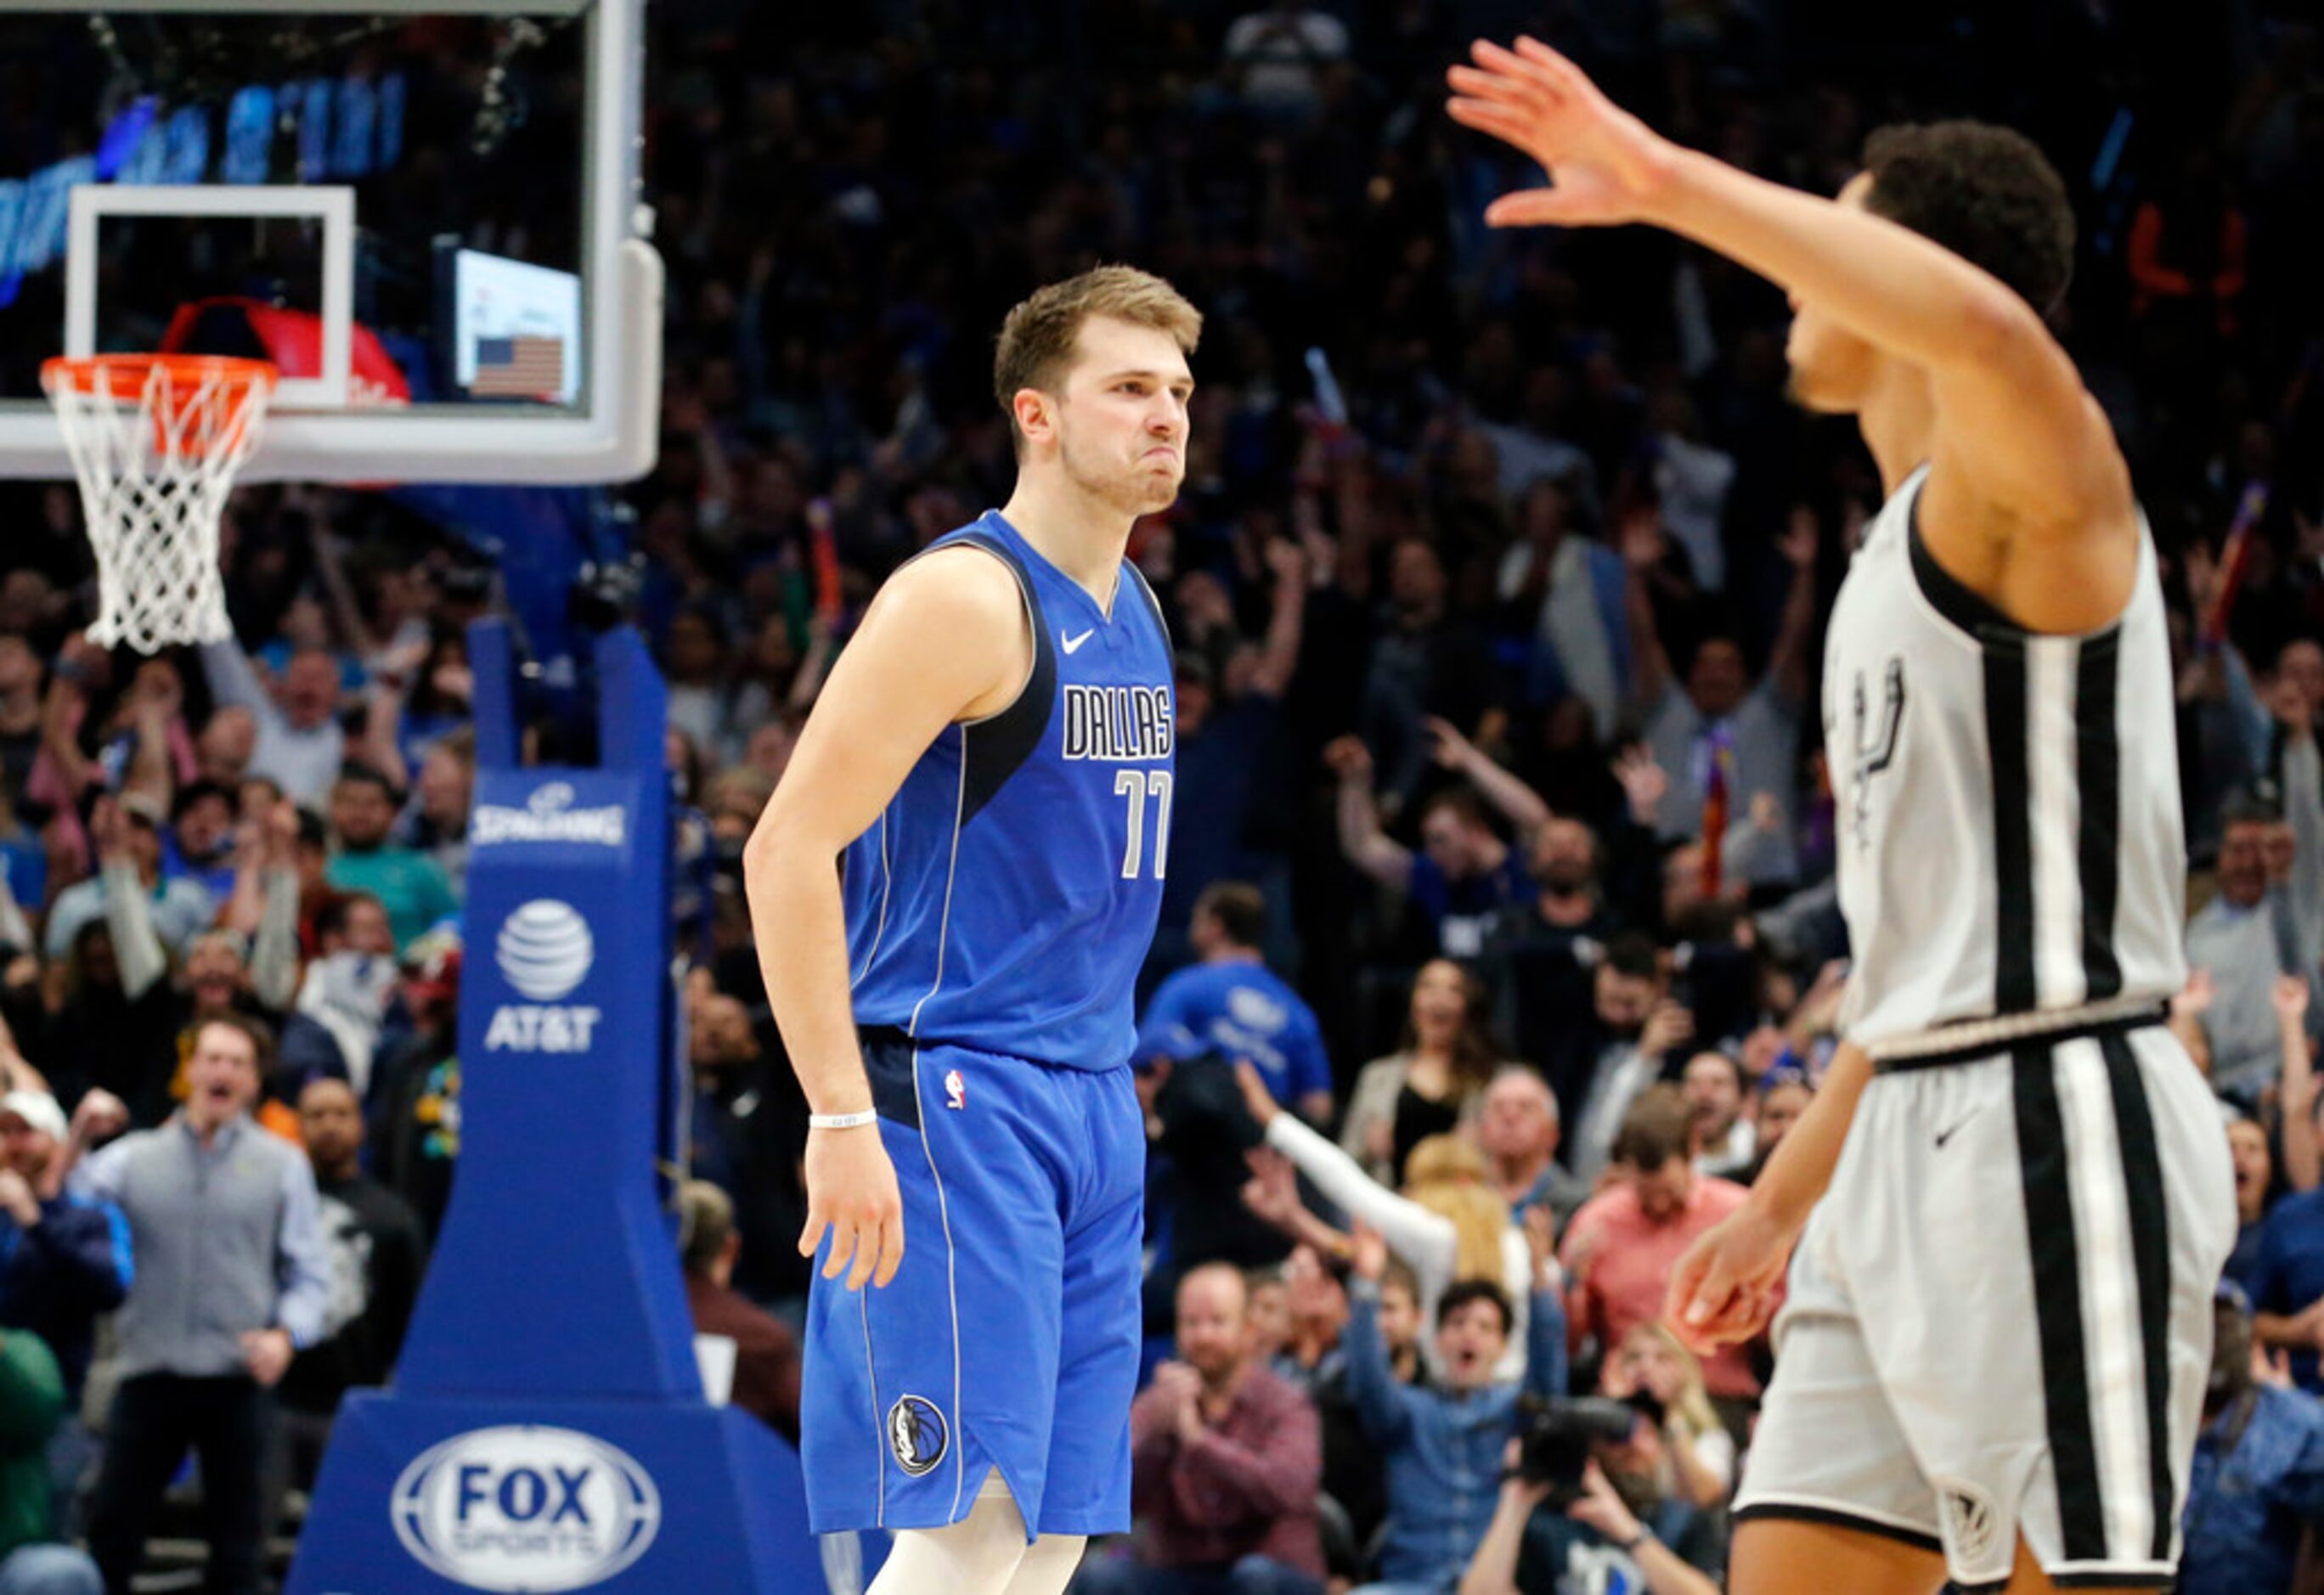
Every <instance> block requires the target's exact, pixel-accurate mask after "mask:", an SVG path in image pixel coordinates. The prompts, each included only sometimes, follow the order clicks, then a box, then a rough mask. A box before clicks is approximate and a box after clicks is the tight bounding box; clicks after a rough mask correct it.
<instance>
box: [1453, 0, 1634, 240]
mask: <svg viewBox="0 0 2324 1595" xmlns="http://www.w3.org/2000/svg"><path fill="white" fill-rule="evenodd" d="M1470 54H1471V58H1472V59H1473V60H1475V62H1476V64H1475V65H1474V66H1465V67H1464V66H1456V67H1453V68H1452V69H1449V70H1448V71H1447V72H1446V73H1445V80H1446V81H1447V82H1448V83H1450V84H1451V85H1452V91H1453V92H1452V101H1451V103H1450V104H1449V105H1448V106H1446V109H1447V110H1448V111H1449V112H1450V113H1451V114H1452V119H1453V120H1454V121H1455V122H1458V123H1460V124H1462V126H1464V127H1473V128H1475V129H1476V130H1477V131H1478V132H1479V133H1484V134H1491V135H1492V136H1493V137H1495V138H1498V139H1499V140H1500V141H1501V142H1502V143H1507V144H1509V145H1511V146H1513V147H1514V148H1516V149H1517V150H1519V151H1521V152H1524V153H1525V154H1527V155H1530V156H1531V157H1532V158H1533V159H1534V160H1535V161H1539V162H1540V163H1541V164H1542V165H1543V166H1544V167H1545V168H1547V169H1548V171H1549V174H1550V180H1551V182H1552V183H1553V184H1554V185H1555V186H1554V187H1552V188H1548V189H1530V190H1527V191H1526V192H1523V193H1517V194H1504V195H1502V196H1501V198H1499V199H1496V200H1494V201H1493V203H1492V204H1491V205H1489V207H1486V210H1485V220H1486V221H1487V222H1488V223H1489V225H1491V226H1497V227H1514V226H1543V225H1549V226H1566V227H1586V226H1609V225H1613V224H1617V223H1621V222H1634V221H1638V220H1641V219H1643V218H1644V217H1646V216H1647V215H1648V214H1649V213H1650V211H1651V210H1652V208H1653V206H1654V204H1655V200H1656V199H1657V198H1659V197H1660V196H1661V195H1662V193H1663V192H1664V191H1665V189H1667V188H1668V187H1669V185H1670V180H1671V177H1672V174H1673V172H1674V171H1675V170H1676V167H1677V164H1678V158H1679V153H1680V152H1679V150H1678V147H1677V146H1676V145H1675V144H1673V143H1670V141H1668V140H1667V139H1665V138H1664V137H1662V136H1661V135H1660V134H1656V133H1655V132H1654V131H1653V130H1652V129H1650V128H1648V127H1647V126H1646V124H1645V123H1643V122H1641V121H1639V120H1638V119H1637V117H1636V116H1633V115H1630V114H1629V113H1628V111H1625V110H1623V109H1622V108H1621V107H1620V106H1617V105H1615V104H1614V102H1613V101H1611V100H1609V99H1608V98H1607V97H1605V95H1604V94H1602V93H1600V91H1599V88H1598V86H1597V85H1596V84H1594V83H1592V82H1591V81H1590V79H1589V78H1588V77H1587V76H1586V75H1585V74H1584V73H1583V72H1582V69H1581V68H1579V67H1577V66H1575V65H1574V64H1573V63H1572V61H1570V60H1566V59H1565V57H1563V56H1562V55H1560V54H1559V53H1558V52H1557V51H1554V50H1552V49H1551V48H1550V47H1549V46H1548V45H1546V44H1544V43H1542V42H1541V41H1538V40H1535V39H1528V38H1520V39H1518V41H1517V49H1516V50H1514V51H1510V50H1505V49H1503V48H1502V47H1501V46H1499V45H1498V44H1493V43H1489V42H1488V41H1484V40H1481V39H1480V40H1479V41H1477V42H1476V43H1475V44H1474V45H1472V46H1471V49H1470Z"/></svg>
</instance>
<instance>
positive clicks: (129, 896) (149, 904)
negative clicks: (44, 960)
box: [42, 793, 217, 995]
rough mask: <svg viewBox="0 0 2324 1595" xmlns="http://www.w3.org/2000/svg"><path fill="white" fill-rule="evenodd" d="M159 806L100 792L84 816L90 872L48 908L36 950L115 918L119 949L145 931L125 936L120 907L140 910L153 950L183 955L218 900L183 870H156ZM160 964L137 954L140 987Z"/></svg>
mask: <svg viewBox="0 0 2324 1595" xmlns="http://www.w3.org/2000/svg"><path fill="white" fill-rule="evenodd" d="M165 812H166V811H165V810H164V809H163V808H162V807H160V806H159V805H158V804H157V802H156V801H155V800H154V799H152V798H147V797H144V796H143V795H141V794H137V793H131V794H129V795H127V796H125V797H122V798H98V799H97V803H96V806H95V807H94V808H93V809H92V810H91V812H90V815H89V822H88V825H89V837H90V840H91V841H92V842H94V843H95V844H96V846H97V873H96V874H95V875H94V876H91V877H90V878H89V879H88V880H82V881H78V882H76V883H75V884H73V885H71V886H69V887H67V888H65V890H63V891H61V892H60V893H59V894H58V895H57V900H56V903H55V905H54V906H53V907H52V908H50V910H49V928H48V935H47V936H46V937H45V938H44V939H43V942H42V950H43V951H44V952H45V953H46V954H47V955H48V956H49V957H50V958H51V959H59V958H62V957H64V956H65V954H66V953H67V952H68V950H69V949H70V947H71V946H72V942H73V938H74V937H75V936H78V935H79V934H80V932H81V928H82V927H84V926H88V925H91V924H94V923H96V922H97V921H98V920H100V919H105V918H106V917H107V916H108V914H110V915H111V916H112V918H113V921H114V926H115V929H114V940H115V946H116V947H118V948H123V949H124V950H125V949H126V948H127V947H128V946H130V945H133V944H134V943H143V942H144V941H146V940H147V939H148V937H146V936H138V937H134V938H133V937H128V936H124V935H123V934H122V931H121V925H122V923H123V921H122V920H121V917H120V915H121V912H122V910H123V909H124V908H129V909H131V910H133V911H134V910H141V909H142V910H143V922H144V924H145V925H146V926H148V927H150V936H152V937H158V938H159V946H160V949H163V950H166V951H168V952H170V953H171V954H183V953H184V952H185V950H186V944H187V943H189V942H190V941H192V940H193V938H194V936H195V934H196V933H197V932H198V931H200V930H202V929H203V928H205V927H207V926H208V924H209V922H210V920H211V919H212V918H213V917H215V916H216V915H217V902H216V900H215V899H212V898H211V896H210V894H209V893H208V891H207V890H203V888H202V885H201V883H200V882H199V881H197V880H192V879H191V878H189V877H187V876H183V875H180V876H178V877H176V878H175V879H170V878H167V877H165V876H163V874H162V873H161V825H162V820H163V818H164V816H165ZM137 975H138V976H142V977H143V978H142V979H137V978H136V977H134V976H133V977H130V978H131V979H132V981H133V983H134V987H135V990H134V992H133V993H132V994H133V995H135V994H138V993H142V992H143V991H144V990H145V988H146V987H147V986H149V985H151V984H152V982H153V981H154V980H155V979H157V978H159V976H160V975H161V968H160V967H159V966H157V965H153V964H152V963H148V962H146V961H143V960H140V962H139V964H138V966H137Z"/></svg>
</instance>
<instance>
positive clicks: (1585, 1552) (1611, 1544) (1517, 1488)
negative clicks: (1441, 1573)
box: [1458, 1417, 1719, 1595]
mask: <svg viewBox="0 0 2324 1595" xmlns="http://www.w3.org/2000/svg"><path fill="white" fill-rule="evenodd" d="M1638 1422H1639V1424H1640V1425H1641V1426H1642V1427H1643V1426H1644V1424H1645V1423H1646V1419H1645V1418H1643V1417H1641V1418H1640V1419H1639V1420H1638ZM1600 1450H1601V1451H1603V1452H1609V1453H1611V1454H1619V1452H1618V1448H1615V1447H1610V1446H1603V1447H1600ZM1553 1488H1554V1487H1553V1486H1552V1485H1551V1484H1550V1483H1549V1482H1548V1481H1547V1480H1534V1479H1527V1478H1526V1477H1525V1475H1524V1474H1522V1473H1520V1472H1518V1471H1516V1470H1515V1469H1514V1468H1511V1469H1510V1470H1508V1471H1507V1473H1506V1474H1505V1476H1504V1477H1503V1479H1502V1480H1501V1494H1500V1499H1499V1504H1498V1505H1497V1506H1496V1507H1494V1510H1493V1521H1492V1523H1491V1525H1490V1526H1489V1527H1488V1528H1487V1529H1486V1532H1485V1537H1484V1540H1483V1541H1482V1543H1480V1544H1479V1545H1478V1547H1477V1554H1476V1556H1475V1558H1474V1559H1473V1560H1472V1561H1471V1563H1469V1566H1468V1570H1467V1571H1466V1572H1463V1573H1462V1575H1461V1584H1460V1588H1459V1590H1458V1595H1564V1592H1565V1591H1566V1590H1570V1589H1572V1588H1574V1587H1575V1584H1574V1582H1573V1581H1574V1580H1575V1579H1576V1578H1577V1577H1578V1578H1582V1579H1591V1580H1605V1579H1609V1578H1620V1579H1622V1580H1624V1583H1623V1584H1622V1585H1621V1586H1620V1587H1621V1588H1623V1589H1625V1590H1630V1589H1637V1590H1640V1591H1642V1595H1719V1586H1718V1584H1717V1583H1715V1582H1713V1581H1711V1579H1710V1578H1709V1577H1708V1576H1706V1575H1705V1574H1704V1573H1703V1572H1701V1570H1700V1569H1698V1568H1695V1567H1692V1566H1689V1565H1688V1564H1687V1563H1686V1561H1685V1559H1684V1558H1683V1557H1682V1556H1680V1555H1679V1554H1678V1553H1677V1552H1675V1551H1674V1550H1672V1549H1671V1548H1670V1547H1669V1546H1667V1545H1665V1544H1663V1542H1662V1541H1661V1540H1659V1539H1657V1538H1655V1535H1653V1534H1652V1533H1651V1532H1650V1531H1649V1530H1648V1529H1647V1527H1646V1525H1645V1524H1643V1523H1640V1522H1639V1521H1638V1517H1637V1513H1636V1512H1634V1511H1632V1510H1631V1509H1630V1504H1629V1503H1628V1501H1626V1500H1625V1499H1624V1498H1622V1494H1621V1492H1620V1491H1619V1490H1618V1489H1615V1488H1614V1485H1613V1483H1612V1481H1611V1480H1609V1479H1608V1478H1607V1477H1606V1470H1605V1467H1604V1466H1603V1465H1602V1464H1601V1463H1600V1461H1599V1459H1598V1458H1596V1457H1592V1458H1591V1461H1590V1462H1589V1463H1588V1465H1587V1466H1586V1467H1585V1468H1584V1469H1583V1470H1582V1495H1581V1498H1579V1499H1577V1500H1576V1501H1574V1502H1573V1504H1572V1506H1570V1507H1566V1509H1565V1511H1564V1513H1563V1517H1560V1516H1557V1515H1554V1514H1552V1513H1549V1512H1547V1511H1545V1510H1544V1507H1545V1503H1546V1502H1547V1501H1548V1499H1549V1497H1550V1494H1551V1492H1552V1489H1553ZM1609 1553H1611V1557H1610V1558H1609ZM1632 1578H1636V1579H1637V1580H1639V1581H1640V1582H1639V1583H1637V1584H1631V1583H1629V1582H1628V1580H1630V1579H1632ZM1582 1587H1583V1588H1587V1587H1589V1586H1588V1585H1583V1586H1582Z"/></svg>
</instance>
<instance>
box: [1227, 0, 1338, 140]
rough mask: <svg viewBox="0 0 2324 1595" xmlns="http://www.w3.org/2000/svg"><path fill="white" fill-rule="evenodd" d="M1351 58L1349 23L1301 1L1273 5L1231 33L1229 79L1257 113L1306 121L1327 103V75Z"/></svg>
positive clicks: (1280, 1) (1246, 18) (1238, 23)
mask: <svg viewBox="0 0 2324 1595" xmlns="http://www.w3.org/2000/svg"><path fill="white" fill-rule="evenodd" d="M1347 55H1348V29H1347V24H1346V23H1342V22H1341V21H1340V19H1339V18H1338V17H1336V16H1333V14H1331V13H1330V12H1328V11H1322V10H1310V9H1308V8H1307V7H1305V6H1304V5H1300V4H1299V0H1274V3H1272V4H1270V5H1268V6H1267V7H1266V8H1265V9H1264V10H1261V11H1254V12H1252V13H1251V14H1250V15H1248V16H1242V17H1238V18H1236V19H1235V21H1234V23H1233V24H1232V25H1231V27H1229V28H1228V29H1227V39H1226V60H1227V69H1228V74H1229V78H1230V79H1231V81H1232V82H1234V83H1235V84H1236V85H1237V87H1238V88H1240V91H1241V94H1242V97H1243V101H1244V103H1245V104H1247V105H1249V106H1250V107H1251V108H1252V109H1254V110H1257V111H1262V112H1266V113H1268V114H1270V115H1278V116H1284V117H1288V118H1292V119H1295V120H1304V119H1305V118H1306V117H1308V116H1312V115H1314V113H1315V112H1316V111H1317V110H1318V109H1319V108H1320V107H1321V106H1322V104H1323V84H1322V81H1321V79H1322V77H1323V72H1324V71H1325V70H1326V69H1328V68H1330V67H1332V66H1333V65H1336V64H1337V63H1339V62H1341V61H1343V60H1346V59H1347Z"/></svg>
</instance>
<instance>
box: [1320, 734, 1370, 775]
mask: <svg viewBox="0 0 2324 1595" xmlns="http://www.w3.org/2000/svg"><path fill="white" fill-rule="evenodd" d="M1323 764H1324V767H1325V768H1326V769H1328V770H1331V772H1332V773H1333V775H1336V776H1338V777H1339V778H1340V779H1342V781H1366V782H1368V781H1369V780H1370V779H1372V751H1371V750H1370V749H1369V748H1368V747H1366V746H1364V739H1363V738H1361V737H1360V736H1358V735H1356V734H1355V733H1352V732H1351V733H1348V734H1347V735H1345V736H1337V737H1333V739H1332V740H1331V741H1330V742H1326V743H1324V744H1323Z"/></svg>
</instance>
